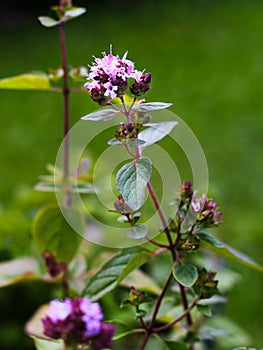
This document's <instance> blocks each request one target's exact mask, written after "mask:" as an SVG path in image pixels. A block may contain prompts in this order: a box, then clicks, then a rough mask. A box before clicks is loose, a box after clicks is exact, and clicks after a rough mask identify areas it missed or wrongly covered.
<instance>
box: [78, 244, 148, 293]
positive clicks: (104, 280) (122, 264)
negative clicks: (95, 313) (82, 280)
mask: <svg viewBox="0 0 263 350" xmlns="http://www.w3.org/2000/svg"><path fill="white" fill-rule="evenodd" d="M150 257H151V253H150V252H148V251H146V250H144V249H141V248H139V247H135V248H128V249H124V250H123V251H122V252H121V253H120V254H117V255H115V256H114V257H113V258H112V259H111V260H109V261H108V262H107V263H106V264H104V265H103V266H102V268H101V269H100V270H99V271H98V272H97V273H96V274H95V275H94V276H93V277H92V278H91V279H90V280H89V282H88V284H87V286H86V288H85V290H84V294H85V295H88V296H89V297H90V298H91V299H98V298H100V297H101V296H103V295H104V294H106V293H108V292H109V291H111V290H112V289H114V288H115V287H117V286H118V285H119V284H120V283H121V281H122V280H123V279H124V278H125V277H126V276H127V275H128V274H129V273H130V272H132V271H133V270H135V269H136V268H138V267H139V266H140V265H142V264H143V263H144V262H146V261H147V260H149V259H150Z"/></svg>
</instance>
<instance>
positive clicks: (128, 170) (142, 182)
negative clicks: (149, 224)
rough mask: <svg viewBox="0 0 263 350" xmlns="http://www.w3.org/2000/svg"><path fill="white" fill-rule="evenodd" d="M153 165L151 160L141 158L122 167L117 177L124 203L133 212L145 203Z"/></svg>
mask: <svg viewBox="0 0 263 350" xmlns="http://www.w3.org/2000/svg"><path fill="white" fill-rule="evenodd" d="M151 173H152V164H151V161H150V159H149V158H141V159H138V160H136V161H132V162H130V163H128V164H125V165H123V166H122V168H121V169H120V170H119V171H118V173H117V176H116V185H117V188H118V190H119V192H120V193H121V194H122V196H123V199H124V201H125V202H126V203H127V204H128V206H129V207H130V208H131V209H132V210H137V209H139V208H140V207H141V206H142V205H143V203H144V196H145V187H146V185H147V182H148V181H149V180H150V177H151Z"/></svg>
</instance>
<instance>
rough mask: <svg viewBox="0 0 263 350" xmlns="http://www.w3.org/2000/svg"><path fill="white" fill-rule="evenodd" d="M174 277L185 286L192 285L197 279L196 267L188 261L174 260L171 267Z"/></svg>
mask: <svg viewBox="0 0 263 350" xmlns="http://www.w3.org/2000/svg"><path fill="white" fill-rule="evenodd" d="M173 275H174V278H175V279H176V280H177V281H178V282H179V283H180V284H182V285H183V286H185V287H192V286H193V285H194V283H195V281H196V280H197V277H198V271H197V268H196V267H195V266H194V265H192V264H189V263H183V262H180V261H178V262H176V263H175V265H174V268H173Z"/></svg>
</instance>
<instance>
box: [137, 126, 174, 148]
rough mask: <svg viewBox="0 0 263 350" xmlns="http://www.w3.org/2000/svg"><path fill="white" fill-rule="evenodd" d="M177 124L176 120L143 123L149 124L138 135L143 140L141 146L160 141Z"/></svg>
mask: <svg viewBox="0 0 263 350" xmlns="http://www.w3.org/2000/svg"><path fill="white" fill-rule="evenodd" d="M177 124H178V123H177V122H176V121H171V122H163V123H148V124H145V126H149V128H147V129H145V130H143V131H141V132H140V133H139V135H138V137H139V139H140V140H144V141H145V143H144V145H143V146H142V147H147V146H150V145H153V144H154V143H156V142H158V141H160V140H161V139H163V138H164V137H165V136H167V135H168V134H169V133H170V132H171V131H172V130H173V128H174V127H175V125H177Z"/></svg>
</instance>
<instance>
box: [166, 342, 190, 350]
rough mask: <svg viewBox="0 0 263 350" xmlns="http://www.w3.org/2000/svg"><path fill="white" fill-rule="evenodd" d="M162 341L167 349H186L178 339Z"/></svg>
mask: <svg viewBox="0 0 263 350" xmlns="http://www.w3.org/2000/svg"><path fill="white" fill-rule="evenodd" d="M164 343H165V345H166V347H167V349H169V350H188V346H187V345H186V344H185V343H182V342H179V341H173V340H164Z"/></svg>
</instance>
